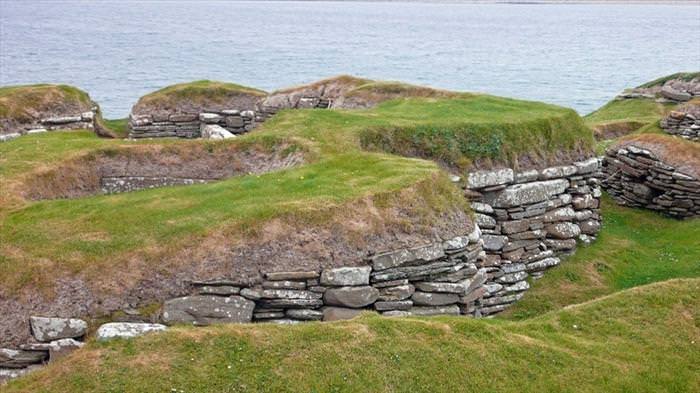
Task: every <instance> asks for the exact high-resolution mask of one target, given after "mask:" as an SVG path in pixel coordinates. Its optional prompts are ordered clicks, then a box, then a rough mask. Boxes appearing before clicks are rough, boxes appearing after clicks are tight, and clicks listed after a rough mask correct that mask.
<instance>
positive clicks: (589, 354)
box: [6, 279, 700, 393]
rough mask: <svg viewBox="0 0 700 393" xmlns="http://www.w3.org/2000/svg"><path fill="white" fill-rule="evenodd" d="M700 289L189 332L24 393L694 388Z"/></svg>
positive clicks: (116, 349) (124, 349) (78, 361)
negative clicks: (513, 311)
mask: <svg viewBox="0 0 700 393" xmlns="http://www.w3.org/2000/svg"><path fill="white" fill-rule="evenodd" d="M699 313H700V280H698V279H685V280H675V281H667V282H663V283H657V284H652V285H650V286H644V287H639V288H634V289H631V290H626V291H623V292H620V293H617V294H614V295H611V296H609V297H605V298H602V299H599V300H595V301H593V302H589V303H586V304H582V305H578V306H574V307H570V308H567V309H564V310H559V311H556V312H552V313H549V314H545V315H542V316H540V317H537V318H533V319H530V320H527V321H503V320H487V319H479V320H475V319H469V318H464V317H432V318H386V317H379V316H376V315H368V314H367V315H364V316H362V317H360V318H358V319H355V320H352V321H343V322H336V323H305V324H301V325H297V326H277V325H272V324H255V325H219V326H212V327H207V328H194V327H178V328H173V329H171V330H170V331H169V332H166V333H162V334H152V335H150V336H145V337H142V338H139V339H134V340H130V341H121V340H119V341H113V342H109V343H95V342H90V343H89V344H88V346H87V347H86V348H84V349H82V350H80V351H78V352H76V353H73V354H72V355H69V356H68V357H66V358H63V359H61V360H59V361H58V362H56V363H54V364H50V365H49V366H48V367H47V368H45V369H43V370H40V371H37V372H35V373H33V374H31V375H29V376H28V377H26V378H22V379H19V380H16V381H14V382H11V383H10V385H9V386H8V387H7V388H6V391H7V392H8V393H12V392H28V391H31V392H52V393H61V392H78V391H90V392H134V393H135V392H149V393H150V392H171V391H173V392H475V391H479V392H487V391H488V392H492V391H498V392H538V393H539V392H577V393H579V392H602V391H604V392H692V391H698V389H700V378H699V377H698V375H700V349H699V348H698V345H700V344H699V343H698V334H699V333H700V331H699V328H698V319H697V318H698V315H700V314H699Z"/></svg>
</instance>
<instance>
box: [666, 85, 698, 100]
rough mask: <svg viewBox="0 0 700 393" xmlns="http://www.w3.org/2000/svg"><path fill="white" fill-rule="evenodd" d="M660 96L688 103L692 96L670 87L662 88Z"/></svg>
mask: <svg viewBox="0 0 700 393" xmlns="http://www.w3.org/2000/svg"><path fill="white" fill-rule="evenodd" d="M661 95H662V96H664V97H666V98H668V99H670V100H674V101H688V100H690V99H691V98H692V97H693V96H691V95H690V94H688V93H686V92H684V91H680V90H676V89H674V88H672V87H671V86H664V87H662V88H661Z"/></svg>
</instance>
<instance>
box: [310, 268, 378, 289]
mask: <svg viewBox="0 0 700 393" xmlns="http://www.w3.org/2000/svg"><path fill="white" fill-rule="evenodd" d="M371 271H372V267H370V266H361V267H340V268H334V269H325V270H324V271H323V272H322V273H321V284H322V285H326V286H355V285H369V274H370V272H371Z"/></svg>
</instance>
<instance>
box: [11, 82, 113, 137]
mask: <svg viewBox="0 0 700 393" xmlns="http://www.w3.org/2000/svg"><path fill="white" fill-rule="evenodd" d="M99 116H100V115H99V106H98V105H97V104H96V103H95V102H94V101H92V99H90V96H89V95H88V94H87V93H85V92H84V91H82V90H80V89H78V88H76V87H73V86H68V85H50V84H41V85H22V86H7V87H1V88H0V136H2V137H3V138H2V140H5V139H11V137H13V136H19V135H23V134H28V133H37V132H45V131H52V130H63V129H91V130H93V129H94V130H95V131H97V132H98V134H101V135H105V136H107V135H108V132H107V131H106V130H104V129H103V128H102V127H101V126H100V125H99V121H98V120H99Z"/></svg>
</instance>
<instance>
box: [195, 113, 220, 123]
mask: <svg viewBox="0 0 700 393" xmlns="http://www.w3.org/2000/svg"><path fill="white" fill-rule="evenodd" d="M221 120H223V117H221V115H217V114H216V113H200V114H199V121H201V122H202V123H207V124H216V123H218V122H220V121H221Z"/></svg>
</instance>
